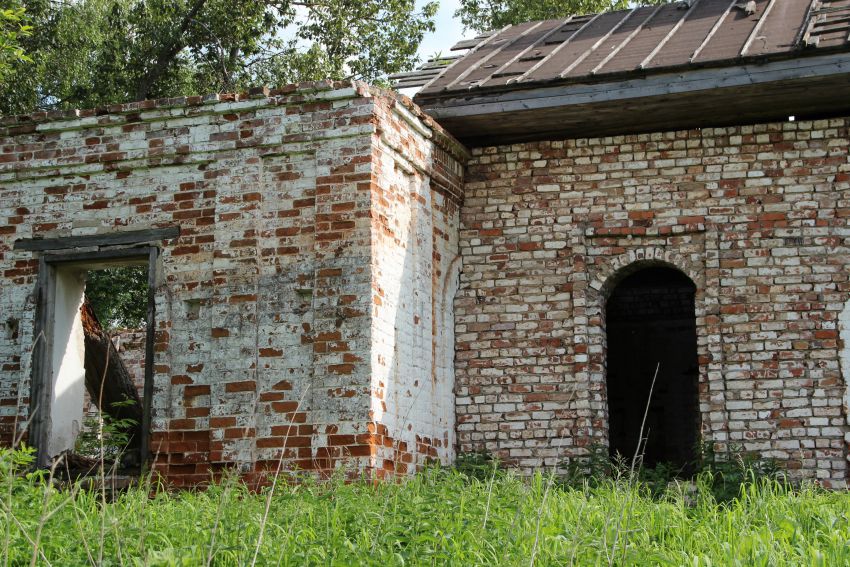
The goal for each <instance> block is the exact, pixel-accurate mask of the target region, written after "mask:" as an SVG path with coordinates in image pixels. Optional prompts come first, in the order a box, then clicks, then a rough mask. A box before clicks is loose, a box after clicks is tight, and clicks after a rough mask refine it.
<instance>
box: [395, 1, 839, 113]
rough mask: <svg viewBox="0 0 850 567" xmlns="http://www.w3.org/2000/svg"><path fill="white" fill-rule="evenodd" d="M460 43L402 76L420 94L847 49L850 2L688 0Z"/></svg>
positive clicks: (517, 29)
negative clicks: (457, 53)
mask: <svg viewBox="0 0 850 567" xmlns="http://www.w3.org/2000/svg"><path fill="white" fill-rule="evenodd" d="M461 44H463V45H462V47H471V48H472V49H471V50H470V51H469V52H468V53H467V54H466V55H464V56H463V57H461V58H460V59H458V60H456V61H455V62H454V63H453V64H452V65H450V66H448V67H447V68H445V69H443V70H442V71H441V72H440V73H439V74H437V75H436V76H435V73H434V70H433V68H431V69H426V70H423V73H422V74H421V76H420V77H419V78H417V76H416V74H415V73H414V74H412V75H411V74H405V76H404V77H400V78H403V81H400V82H403V83H404V84H405V85H406V86H414V83H416V82H417V81H419V85H425V87H424V88H423V89H422V91H421V92H420V93H419V95H417V96H418V98H420V99H421V98H432V97H439V96H440V95H452V94H453V93H461V92H465V91H470V93H469V94H472V93H474V92H475V91H476V90H480V91H482V92H483V91H488V92H489V91H493V90H496V91H498V90H500V89H516V88H522V87H524V86H526V85H528V86H531V85H539V84H542V83H546V84H550V83H552V82H576V81H578V82H582V81H587V80H589V79H591V78H593V80H596V81H598V80H604V77H605V76H606V75H613V74H618V75H623V74H626V75H628V74H630V73H636V74H640V75H644V74H646V73H649V72H662V71H663V70H665V69H671V68H683V67H688V66H692V67H705V66H728V65H738V64H741V63H743V62H746V61H748V60H751V59H754V58H771V57H793V56H804V55H806V54H808V53H812V52H820V51H821V50H824V49H832V50H835V49H839V50H844V49H847V50H850V0H688V1H680V2H673V3H671V4H666V5H663V6H660V7H643V8H634V9H632V10H624V11H619V12H609V13H605V14H598V15H587V16H576V17H572V18H566V19H564V20H547V21H543V22H528V23H524V24H519V25H516V26H508V27H506V28H504V29H502V30H500V31H498V32H495V33H493V34H490V35H488V34H484V35H482V36H480V37H479V38H476V39H474V40H465V41H464V42H461ZM459 46H460V44H459Z"/></svg>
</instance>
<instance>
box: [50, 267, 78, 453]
mask: <svg viewBox="0 0 850 567" xmlns="http://www.w3.org/2000/svg"><path fill="white" fill-rule="evenodd" d="M85 285H86V284H85V278H84V275H83V273H82V272H80V271H78V270H74V269H62V268H57V269H56V271H55V277H54V294H55V295H54V302H53V336H52V337H51V342H50V345H51V353H50V363H51V377H52V379H51V383H50V384H51V393H50V420H49V422H48V428H47V431H48V440H47V455H48V456H49V457H55V456H56V455H58V454H59V453H61V452H62V451H65V450H69V449H73V448H74V443H75V441H76V440H77V435H79V433H80V431H81V430H82V427H83V401H84V398H85V393H86V385H85V377H86V369H85V342H84V335H83V326H82V321H81V319H80V307H81V306H82V304H83V297H84V292H85Z"/></svg>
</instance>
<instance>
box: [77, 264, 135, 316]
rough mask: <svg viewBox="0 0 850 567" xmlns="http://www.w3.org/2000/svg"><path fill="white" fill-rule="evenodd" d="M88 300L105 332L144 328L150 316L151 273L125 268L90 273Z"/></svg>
mask: <svg viewBox="0 0 850 567" xmlns="http://www.w3.org/2000/svg"><path fill="white" fill-rule="evenodd" d="M86 297H87V298H88V299H89V301H90V302H91V305H92V309H94V312H95V315H96V316H97V319H98V321H100V324H101V325H103V328H104V329H105V330H106V331H112V330H114V329H139V328H142V327H144V326H145V321H146V319H147V312H148V269H147V267H146V266H122V267H118V268H107V269H104V270H93V271H90V272H88V274H87V276H86Z"/></svg>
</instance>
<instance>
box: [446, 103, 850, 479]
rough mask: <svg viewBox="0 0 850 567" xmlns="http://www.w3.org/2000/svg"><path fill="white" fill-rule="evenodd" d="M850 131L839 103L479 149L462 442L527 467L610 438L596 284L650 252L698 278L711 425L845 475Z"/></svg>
mask: <svg viewBox="0 0 850 567" xmlns="http://www.w3.org/2000/svg"><path fill="white" fill-rule="evenodd" d="M848 146H850V120H847V119H834V120H829V121H825V120H824V121H817V122H789V123H777V124H766V125H757V126H743V127H737V128H722V129H708V128H707V129H703V130H694V131H681V132H664V133H655V134H645V135H635V136H625V137H614V138H602V139H578V140H564V141H549V142H538V143H527V144H518V145H512V146H499V147H486V148H478V149H475V150H474V151H473V158H472V160H471V162H470V164H469V168H468V172H467V182H466V188H465V204H464V206H463V208H462V211H461V240H460V250H461V256H462V258H463V271H462V274H461V289H460V291H459V293H458V296H457V299H456V302H455V314H456V333H457V347H458V353H457V365H456V372H457V388H456V391H457V414H458V442H459V450H462V451H469V450H488V451H492V452H493V453H495V454H497V455H498V456H499V457H501V458H503V459H504V460H506V461H509V462H511V463H513V464H515V465H516V466H518V467H520V468H522V469H524V470H529V469H530V468H532V467H539V466H541V465H546V466H554V465H557V464H558V463H559V462H560V461H561V460H562V459H563V458H564V457H565V456H569V455H577V454H582V453H585V452H586V451H587V450H588V449H589V448H590V447H591V446H592V445H596V444H598V445H601V446H604V445H605V443H606V439H607V413H606V412H607V406H606V401H605V399H606V398H605V330H604V313H603V310H604V303H605V298H606V297H607V294H608V293H610V291H611V290H612V289H613V287H614V285H615V284H616V282H617V281H618V280H619V279H620V278H621V277H622V276H623V275H624V274H626V273H628V272H629V270H630V269H635V267H639V266H641V265H647V264H649V263H656V264H663V265H668V266H674V267H676V268H678V269H679V270H681V271H683V272H684V273H685V274H687V275H688V276H689V277H690V278H691V279H692V280H693V281H694V283H695V284H696V286H697V294H696V321H697V330H698V353H699V360H700V374H699V391H700V394H699V398H700V399H699V401H700V408H701V411H700V413H701V418H702V435H703V436H704V438H705V439H706V440H708V441H711V442H713V443H714V444H715V446H716V448H717V449H718V450H720V451H726V450H729V449H736V448H743V449H744V450H747V451H756V452H759V453H760V454H762V455H763V456H765V457H769V458H774V459H777V460H778V461H780V463H781V464H782V465H784V466H786V467H787V468H789V469H790V470H791V471H792V474H793V476H794V477H795V478H808V479H814V478H817V479H819V480H820V481H822V482H823V483H824V484H825V485H828V486H833V487H841V486H845V483H846V479H847V466H848V465H847V460H846V459H847V443H848V441H850V437H848V431H850V429H848V422H847V400H848V397H847V396H848V390H847V386H846V382H847V379H848V372H847V368H848V365H850V364H849V363H848V362H847V361H848V360H850V355H848V350H847V346H846V345H847V342H848V341H847V338H846V336H847V334H848V331H847V328H848V319H850V318H848V316H847V313H848V312H850V229H848V226H847V225H848V218H850V158H848ZM842 312H843V313H844V315H841V314H842ZM840 333H841V334H842V335H843V336H844V338H843V339H842V338H841V337H840ZM842 364H843V365H844V374H843V375H842V368H841V366H842Z"/></svg>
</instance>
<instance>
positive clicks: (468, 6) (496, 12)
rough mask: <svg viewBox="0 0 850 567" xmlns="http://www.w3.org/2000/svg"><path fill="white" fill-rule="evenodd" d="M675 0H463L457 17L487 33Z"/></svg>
mask: <svg viewBox="0 0 850 567" xmlns="http://www.w3.org/2000/svg"><path fill="white" fill-rule="evenodd" d="M670 1H671V0H641V1H640V2H635V1H633V0H461V2H460V8H458V10H457V11H456V12H455V17H456V18H460V20H461V22H463V25H464V27H466V28H467V29H471V30H475V31H477V32H484V31H489V30H497V29H500V28H503V27H504V26H506V25H508V24H519V23H521V22H531V21H534V20H551V19H554V18H564V17H566V16H570V15H574V14H576V15H577V14H595V13H599V12H606V11H609V10H622V9H624V8H628V7H629V6H632V5H635V4H640V5H649V4H666V3H667V2H670Z"/></svg>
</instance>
